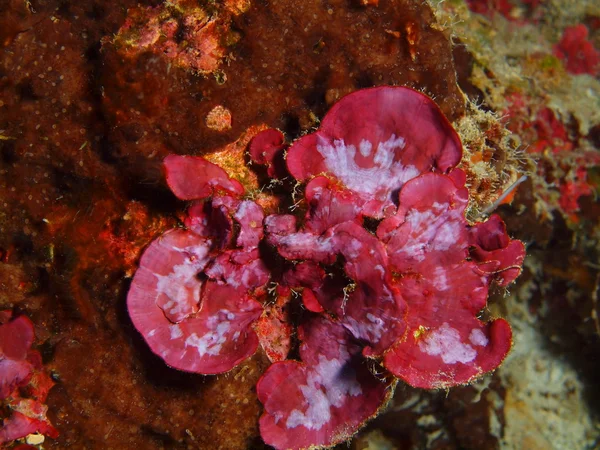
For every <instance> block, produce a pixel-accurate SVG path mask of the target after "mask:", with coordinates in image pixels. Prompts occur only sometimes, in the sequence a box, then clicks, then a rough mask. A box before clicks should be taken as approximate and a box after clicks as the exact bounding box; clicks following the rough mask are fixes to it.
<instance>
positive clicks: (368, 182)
mask: <svg viewBox="0 0 600 450" xmlns="http://www.w3.org/2000/svg"><path fill="white" fill-rule="evenodd" d="M404 145H405V142H404V138H402V137H398V138H397V137H396V136H395V135H393V134H392V135H391V136H390V138H389V139H388V140H387V141H385V142H380V143H379V144H378V146H377V150H376V151H375V155H374V156H373V166H372V167H360V166H359V165H358V164H357V163H356V160H355V157H356V148H355V147H354V146H353V145H346V144H345V143H344V141H343V140H342V139H339V140H335V141H334V142H333V145H331V144H330V143H328V142H327V141H325V140H324V139H323V138H320V142H319V143H318V144H317V150H318V152H319V153H320V154H321V156H323V158H324V163H325V166H326V167H327V170H328V171H329V172H330V173H331V174H333V175H334V176H335V177H336V178H338V179H339V180H340V181H341V182H342V183H344V185H345V186H346V187H347V188H348V189H351V190H352V191H354V192H357V193H359V194H361V195H362V196H363V197H364V198H365V199H369V200H372V199H377V200H380V199H384V200H391V199H390V196H391V193H392V192H393V191H395V190H397V189H399V188H400V187H402V186H403V185H404V183H406V182H407V181H408V180H411V179H413V178H415V177H416V176H418V175H419V170H418V169H417V168H416V167H414V166H403V165H402V164H401V163H400V161H394V159H395V157H396V155H397V153H398V152H400V151H401V150H402V149H403V148H404ZM359 151H360V153H361V154H362V155H363V156H364V157H367V156H370V155H371V153H372V144H371V143H370V142H368V141H365V140H363V141H361V143H360V144H359Z"/></svg>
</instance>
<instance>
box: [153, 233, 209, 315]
mask: <svg viewBox="0 0 600 450" xmlns="http://www.w3.org/2000/svg"><path fill="white" fill-rule="evenodd" d="M209 248H210V243H209V242H206V243H204V244H202V245H195V246H190V247H185V248H178V247H175V246H172V249H174V250H176V251H177V252H179V253H181V254H183V255H185V258H184V261H183V263H182V264H176V265H174V266H173V268H172V269H171V272H169V273H168V274H167V275H159V274H157V273H154V276H155V277H156V279H157V282H156V291H157V293H158V295H157V299H158V300H160V299H161V298H166V299H168V300H167V301H166V302H164V303H163V304H162V305H161V304H160V302H157V304H158V306H159V307H161V309H162V310H163V311H164V312H165V313H167V314H170V315H171V316H175V317H177V318H178V319H179V320H183V318H184V317H185V316H187V315H189V314H192V313H194V312H195V311H196V310H197V306H198V303H199V302H200V289H199V282H198V281H197V279H196V275H197V274H198V272H200V271H202V270H203V269H204V267H205V266H206V263H207V262H208V250H209ZM161 294H163V295H164V297H163V295H161ZM190 294H191V295H190Z"/></svg>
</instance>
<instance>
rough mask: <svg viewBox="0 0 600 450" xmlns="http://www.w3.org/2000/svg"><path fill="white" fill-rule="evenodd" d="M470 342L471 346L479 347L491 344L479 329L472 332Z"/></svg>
mask: <svg viewBox="0 0 600 450" xmlns="http://www.w3.org/2000/svg"><path fill="white" fill-rule="evenodd" d="M469 340H470V341H471V344H473V345H478V346H479V347H485V346H486V345H488V342H489V341H488V338H487V337H486V336H485V334H484V333H483V331H481V330H480V329H479V328H474V329H473V330H472V331H471V334H469Z"/></svg>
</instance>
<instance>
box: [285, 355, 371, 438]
mask: <svg viewBox="0 0 600 450" xmlns="http://www.w3.org/2000/svg"><path fill="white" fill-rule="evenodd" d="M348 359H349V355H348V352H347V350H346V348H345V347H341V348H340V357H339V359H331V360H329V359H327V358H325V356H323V355H319V364H317V365H316V366H315V367H314V368H311V369H309V372H308V375H307V383H306V385H302V386H300V387H299V389H300V391H301V392H302V395H303V396H304V400H305V402H306V404H307V405H308V407H307V408H306V410H305V411H304V412H302V411H301V410H299V409H294V410H293V411H292V412H291V413H290V415H289V416H288V418H287V421H286V423H285V426H286V427H287V428H295V427H298V426H303V427H305V428H308V429H309V430H320V429H321V428H322V427H323V425H325V424H326V423H327V422H329V420H330V419H331V408H332V407H336V408H340V407H341V406H342V405H343V404H344V399H346V398H347V397H348V396H351V397H356V396H358V395H360V394H362V389H361V387H360V384H359V383H358V381H357V380H356V373H355V371H354V370H353V369H351V368H349V367H344V364H345V363H346V361H348Z"/></svg>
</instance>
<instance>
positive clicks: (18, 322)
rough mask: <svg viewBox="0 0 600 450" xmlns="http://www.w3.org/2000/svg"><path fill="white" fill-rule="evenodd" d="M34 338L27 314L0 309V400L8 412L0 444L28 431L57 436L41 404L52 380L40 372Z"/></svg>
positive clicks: (0, 434)
mask: <svg viewBox="0 0 600 450" xmlns="http://www.w3.org/2000/svg"><path fill="white" fill-rule="evenodd" d="M34 338H35V334H34V330H33V324H32V323H31V321H30V320H29V319H28V318H27V317H25V316H19V317H16V318H12V313H11V312H10V311H2V312H0V401H2V402H4V403H5V404H6V405H5V406H7V407H8V408H7V409H8V411H9V414H8V416H6V417H4V418H3V424H2V426H0V445H1V444H7V443H10V442H12V441H14V440H16V439H20V438H23V437H25V436H27V435H28V434H31V433H41V434H45V435H47V436H50V437H53V438H55V437H57V436H58V432H57V430H56V429H55V428H54V427H53V426H52V424H51V423H50V421H49V420H48V418H47V417H46V412H47V409H48V408H47V406H46V405H44V402H45V401H46V397H47V395H48V392H49V391H50V388H52V386H53V385H54V383H53V382H52V380H51V379H50V377H49V376H48V375H47V374H46V373H45V372H44V371H43V367H42V358H41V356H40V354H39V353H38V352H37V351H35V350H31V345H32V344H33V341H34Z"/></svg>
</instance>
